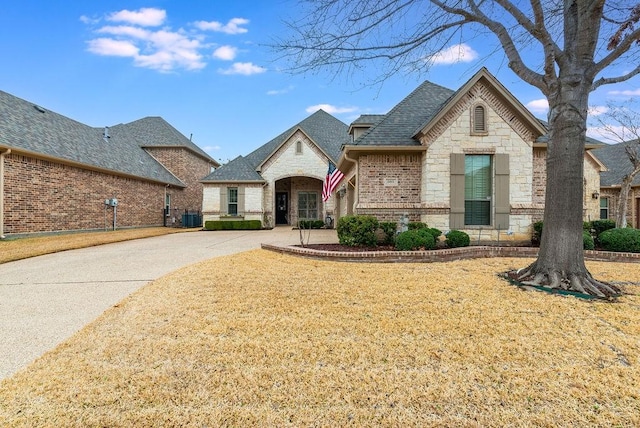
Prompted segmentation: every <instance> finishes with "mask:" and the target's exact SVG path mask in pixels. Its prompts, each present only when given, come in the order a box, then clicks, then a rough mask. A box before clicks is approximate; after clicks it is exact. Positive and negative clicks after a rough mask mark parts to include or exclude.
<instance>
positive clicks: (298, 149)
mask: <svg viewBox="0 0 640 428" xmlns="http://www.w3.org/2000/svg"><path fill="white" fill-rule="evenodd" d="M296 154H297V155H299V154H302V141H300V140H298V141H296Z"/></svg>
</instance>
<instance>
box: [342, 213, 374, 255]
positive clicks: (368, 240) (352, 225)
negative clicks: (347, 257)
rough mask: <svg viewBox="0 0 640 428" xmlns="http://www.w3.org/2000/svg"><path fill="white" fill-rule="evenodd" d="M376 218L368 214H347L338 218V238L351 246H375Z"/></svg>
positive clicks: (343, 243)
mask: <svg viewBox="0 0 640 428" xmlns="http://www.w3.org/2000/svg"><path fill="white" fill-rule="evenodd" d="M377 229H378V219H376V218H375V217H373V216H370V215H348V216H344V217H340V220H338V227H337V232H338V240H339V241H340V243H341V244H342V245H349V246H352V247H358V246H363V247H375V246H376V244H377V239H376V230H377Z"/></svg>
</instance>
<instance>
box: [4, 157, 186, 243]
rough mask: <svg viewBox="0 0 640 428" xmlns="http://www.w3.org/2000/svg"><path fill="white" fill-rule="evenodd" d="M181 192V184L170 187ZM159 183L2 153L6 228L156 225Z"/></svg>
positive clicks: (159, 216)
mask: <svg viewBox="0 0 640 428" xmlns="http://www.w3.org/2000/svg"><path fill="white" fill-rule="evenodd" d="M172 191H173V192H174V193H177V194H181V193H182V191H181V190H176V189H173V190H172ZM164 192H165V186H164V185H163V184H161V183H151V182H148V181H143V180H139V179H135V178H126V177H120V176H115V175H110V174H106V173H103V172H97V171H91V170H86V169H81V168H78V167H74V166H69V165H64V164H60V163H56V162H51V161H46V160H41V159H37V158H34V157H28V156H22V155H18V154H11V155H9V156H7V157H6V158H5V194H4V198H5V199H4V203H5V213H4V217H5V224H4V230H5V233H6V234H17V233H32V232H49V231H68V230H92V229H104V228H107V229H109V228H111V227H112V225H113V209H112V208H105V204H104V201H105V199H110V198H117V199H118V202H119V204H118V207H117V218H116V223H117V224H116V226H117V227H141V226H161V225H162V224H163V216H162V209H163V207H164Z"/></svg>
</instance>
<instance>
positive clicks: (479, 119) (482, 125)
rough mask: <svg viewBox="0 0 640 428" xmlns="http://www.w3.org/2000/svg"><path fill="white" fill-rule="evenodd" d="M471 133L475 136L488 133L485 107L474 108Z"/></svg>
mask: <svg viewBox="0 0 640 428" xmlns="http://www.w3.org/2000/svg"><path fill="white" fill-rule="evenodd" d="M472 121H473V123H472V125H471V131H472V132H473V133H474V134H484V133H486V132H487V115H486V110H485V108H484V106H481V105H477V106H475V107H474V108H473V117H472Z"/></svg>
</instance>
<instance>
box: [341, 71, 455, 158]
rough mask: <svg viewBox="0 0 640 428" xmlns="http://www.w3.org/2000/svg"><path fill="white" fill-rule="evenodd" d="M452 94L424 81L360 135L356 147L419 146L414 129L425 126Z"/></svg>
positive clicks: (443, 88) (452, 92)
mask: <svg viewBox="0 0 640 428" xmlns="http://www.w3.org/2000/svg"><path fill="white" fill-rule="evenodd" d="M453 94H454V91H452V90H451V89H447V88H445V87H443V86H440V85H436V84H434V83H431V82H428V81H426V82H424V83H422V84H421V85H420V86H418V87H417V88H416V89H415V90H414V91H413V92H411V93H410V94H409V95H408V96H407V97H406V98H405V99H403V100H402V101H400V103H398V104H397V105H396V106H395V107H394V108H393V109H391V111H390V112H389V113H387V114H386V115H385V116H384V117H383V118H382V119H381V120H380V118H379V117H376V118H375V119H378V122H377V124H376V125H375V126H373V127H372V128H370V129H369V130H368V131H367V132H365V133H364V134H363V135H361V136H360V138H358V139H357V140H356V141H354V142H353V145H356V146H419V145H420V143H419V142H418V141H417V140H416V139H414V138H413V137H414V135H415V133H416V130H417V129H418V128H419V127H420V126H422V125H424V124H425V123H428V122H429V121H430V120H431V119H432V118H433V117H434V116H435V115H436V114H437V113H438V112H439V111H440V109H441V108H442V106H443V105H444V104H445V103H446V102H447V100H449V98H450V97H451V96H452V95H453Z"/></svg>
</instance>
